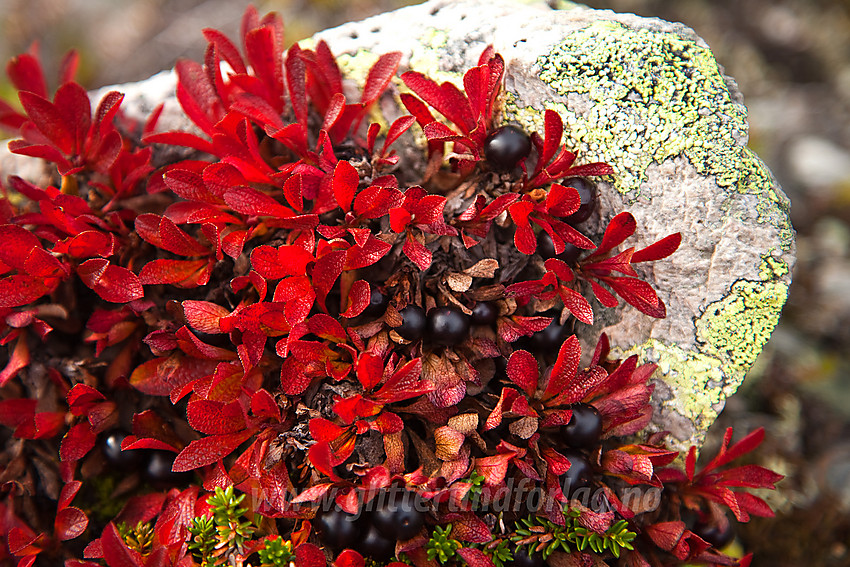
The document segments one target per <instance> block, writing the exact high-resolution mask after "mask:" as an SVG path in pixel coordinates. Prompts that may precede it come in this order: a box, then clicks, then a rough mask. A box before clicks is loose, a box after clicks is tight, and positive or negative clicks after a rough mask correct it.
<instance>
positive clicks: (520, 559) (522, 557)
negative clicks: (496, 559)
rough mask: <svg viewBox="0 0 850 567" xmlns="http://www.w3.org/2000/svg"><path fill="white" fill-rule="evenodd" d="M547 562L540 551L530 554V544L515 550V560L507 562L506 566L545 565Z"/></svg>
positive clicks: (536, 566)
mask: <svg viewBox="0 0 850 567" xmlns="http://www.w3.org/2000/svg"><path fill="white" fill-rule="evenodd" d="M545 564H546V562H545V561H543V556H542V555H541V554H539V553H532V554H531V555H529V554H528V546H525V545H524V546H522V547H520V548H519V549H517V550H516V551H515V552H514V560H513V561H509V562H507V563H505V565H506V567H508V566H509V567H543V566H544V565H545Z"/></svg>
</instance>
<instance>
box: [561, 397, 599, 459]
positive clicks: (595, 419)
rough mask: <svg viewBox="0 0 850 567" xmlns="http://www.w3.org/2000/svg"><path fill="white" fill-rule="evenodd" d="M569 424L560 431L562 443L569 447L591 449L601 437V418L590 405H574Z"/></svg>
mask: <svg viewBox="0 0 850 567" xmlns="http://www.w3.org/2000/svg"><path fill="white" fill-rule="evenodd" d="M571 409H572V410H573V416H572V417H571V418H570V422H569V423H568V424H566V425H565V426H564V427H563V428H562V429H561V435H562V438H563V440H564V442H565V443H566V444H567V445H569V446H570V447H578V448H581V449H587V448H589V447H593V446H594V445H596V443H597V442H598V441H599V436H600V435H602V416H600V415H599V412H598V411H597V410H596V408H595V407H593V406H592V405H590V404H575V405H574V406H573V407H572V408H571Z"/></svg>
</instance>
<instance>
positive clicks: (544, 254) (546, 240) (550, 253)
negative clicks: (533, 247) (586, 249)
mask: <svg viewBox="0 0 850 567" xmlns="http://www.w3.org/2000/svg"><path fill="white" fill-rule="evenodd" d="M537 253H538V254H540V257H541V258H543V259H544V260H548V259H549V258H557V259H558V260H561V261H562V262H566V263H567V264H570V265H571V266H575V265H576V264H577V263H578V258H579V256H580V255H581V248H579V247H578V246H575V245H574V244H570V243H569V242H564V251H563V252H561V253H560V254H558V253H556V252H555V243H554V242H553V241H552V237H551V236H549V233H548V232H545V231H541V232H540V233H539V234H538V235H537Z"/></svg>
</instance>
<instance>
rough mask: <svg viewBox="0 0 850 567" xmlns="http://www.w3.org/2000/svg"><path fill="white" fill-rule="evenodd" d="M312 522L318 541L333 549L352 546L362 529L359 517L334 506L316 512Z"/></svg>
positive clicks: (359, 536) (358, 538)
mask: <svg viewBox="0 0 850 567" xmlns="http://www.w3.org/2000/svg"><path fill="white" fill-rule="evenodd" d="M313 524H314V527H315V528H316V533H317V534H318V536H319V541H321V542H322V544H323V545H326V546H328V547H329V548H331V549H333V550H335V551H340V550H342V549H346V548H353V547H354V546H355V545H356V544H357V543H358V542H359V541H360V539H361V537H362V535H363V531H364V529H363V522H362V520H361V518H359V517H356V516H353V515H352V514H349V513H347V512H344V511H343V510H340V509H339V508H336V507H334V508H333V509H332V510H324V511H320V512H319V513H318V514H316V519H315V520H314V521H313Z"/></svg>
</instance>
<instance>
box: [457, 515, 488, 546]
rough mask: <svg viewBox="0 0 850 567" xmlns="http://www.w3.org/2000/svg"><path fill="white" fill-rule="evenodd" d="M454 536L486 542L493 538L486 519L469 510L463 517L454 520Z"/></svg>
mask: <svg viewBox="0 0 850 567" xmlns="http://www.w3.org/2000/svg"><path fill="white" fill-rule="evenodd" d="M452 538H454V539H457V540H460V541H468V542H469V543H484V542H489V541H490V540H491V539H493V536H492V534H491V533H490V528H488V527H487V524H485V523H484V520H482V519H481V518H479V517H478V516H476V515H475V514H474V513H473V512H468V513H465V514H464V515H463V517H462V518H459V519H457V520H452Z"/></svg>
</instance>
